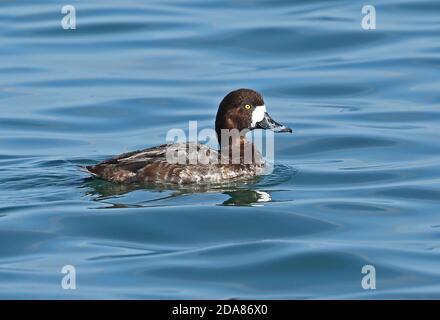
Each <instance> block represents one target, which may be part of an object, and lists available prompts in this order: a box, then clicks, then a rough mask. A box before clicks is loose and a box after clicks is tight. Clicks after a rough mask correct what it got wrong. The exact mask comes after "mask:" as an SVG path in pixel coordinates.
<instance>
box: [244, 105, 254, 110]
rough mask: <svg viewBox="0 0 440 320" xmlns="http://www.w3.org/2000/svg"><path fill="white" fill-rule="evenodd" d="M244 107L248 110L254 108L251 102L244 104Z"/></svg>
mask: <svg viewBox="0 0 440 320" xmlns="http://www.w3.org/2000/svg"><path fill="white" fill-rule="evenodd" d="M244 108H245V109H246V110H250V109H251V108H252V106H251V105H250V104H247V105H245V106H244Z"/></svg>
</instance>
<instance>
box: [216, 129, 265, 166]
mask: <svg viewBox="0 0 440 320" xmlns="http://www.w3.org/2000/svg"><path fill="white" fill-rule="evenodd" d="M218 142H219V146H220V150H219V151H220V153H221V157H222V159H223V160H222V161H225V159H226V161H228V163H229V164H254V163H256V162H258V161H259V159H260V157H259V156H258V155H257V154H258V150H257V149H256V148H255V146H254V144H253V143H252V142H250V141H248V140H246V137H245V136H244V135H228V136H223V137H222V136H221V135H218Z"/></svg>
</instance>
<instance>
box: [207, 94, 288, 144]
mask: <svg viewBox="0 0 440 320" xmlns="http://www.w3.org/2000/svg"><path fill="white" fill-rule="evenodd" d="M222 129H227V130H232V129H238V130H239V131H240V132H242V131H246V130H254V129H265V130H266V129H269V130H273V131H275V132H292V129H290V128H288V127H286V126H284V125H282V124H280V123H278V122H276V121H275V120H273V119H272V118H271V116H269V114H268V113H267V111H266V105H265V103H264V100H263V97H262V96H261V94H259V93H258V92H256V91H254V90H252V89H238V90H235V91H232V92H230V93H228V94H227V95H226V97H224V98H223V100H222V102H221V103H220V106H219V108H218V111H217V117H216V119H215V130H216V132H217V137H218V138H219V139H220V137H221V130H222Z"/></svg>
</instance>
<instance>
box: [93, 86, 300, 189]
mask: <svg viewBox="0 0 440 320" xmlns="http://www.w3.org/2000/svg"><path fill="white" fill-rule="evenodd" d="M254 129H270V130H273V131H275V132H292V129H290V128H288V127H286V126H284V125H281V124H279V123H277V122H276V121H274V120H273V119H272V118H271V117H270V116H269V114H268V113H267V111H266V106H265V103H264V100H263V97H262V95H261V94H259V93H258V92H256V91H254V90H251V89H238V90H235V91H232V92H230V93H228V94H227V95H226V96H225V97H224V98H223V100H222V101H221V103H220V106H219V108H218V111H217V116H216V119H215V131H216V134H217V139H218V141H219V146H220V148H219V150H214V149H211V148H209V147H207V146H206V145H202V144H198V143H194V142H185V143H175V144H163V145H160V146H157V147H152V148H148V149H143V150H137V151H133V152H129V153H124V154H122V155H119V156H117V157H115V158H112V159H110V160H106V161H103V162H101V163H99V164H97V165H92V166H86V167H85V168H86V170H87V171H88V172H89V173H90V174H92V175H93V176H95V177H98V178H101V179H104V180H107V181H111V182H117V183H123V184H131V183H158V184H167V183H171V184H192V183H224V182H229V181H231V180H236V179H243V178H245V179H247V178H252V177H255V176H257V175H260V174H261V173H262V172H263V171H264V167H265V163H264V159H263V157H262V156H261V154H260V153H259V152H258V150H256V148H255V147H254V145H253V143H251V142H249V141H247V140H246V138H245V134H246V132H248V131H250V130H254ZM231 132H232V134H231ZM201 155H202V157H201ZM194 159H196V161H194ZM197 160H199V161H197Z"/></svg>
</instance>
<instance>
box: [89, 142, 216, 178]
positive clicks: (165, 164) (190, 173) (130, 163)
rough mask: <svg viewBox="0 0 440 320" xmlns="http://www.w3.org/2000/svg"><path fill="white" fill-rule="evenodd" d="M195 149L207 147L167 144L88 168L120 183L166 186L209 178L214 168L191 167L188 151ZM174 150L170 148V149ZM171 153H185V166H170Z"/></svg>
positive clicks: (210, 152) (213, 153) (97, 175)
mask: <svg viewBox="0 0 440 320" xmlns="http://www.w3.org/2000/svg"><path fill="white" fill-rule="evenodd" d="M190 146H191V147H192V148H194V147H195V150H197V151H198V150H200V148H206V146H202V145H199V144H195V143H191V142H189V143H179V144H164V145H160V146H157V147H153V148H148V149H144V150H137V151H133V152H129V153H124V154H122V155H120V156H117V157H115V158H112V159H109V160H105V161H103V162H101V163H99V164H97V165H94V166H87V167H86V169H87V171H89V172H90V173H91V174H93V175H94V176H96V177H99V178H101V179H104V180H108V181H112V182H119V183H134V182H139V183H144V182H164V183H190V182H193V180H194V181H197V180H200V178H198V176H203V175H206V174H207V173H208V172H209V170H210V168H211V166H210V165H203V164H197V166H194V165H189V163H190V160H189V154H190V152H189V148H190ZM168 148H171V149H168ZM168 150H173V152H177V151H178V150H180V151H185V152H184V153H183V155H184V159H183V164H182V163H180V164H179V163H172V162H171V163H170V162H169V161H167V158H166V154H167V151H168ZM209 154H210V157H212V158H216V157H218V153H217V152H216V151H215V150H209Z"/></svg>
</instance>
